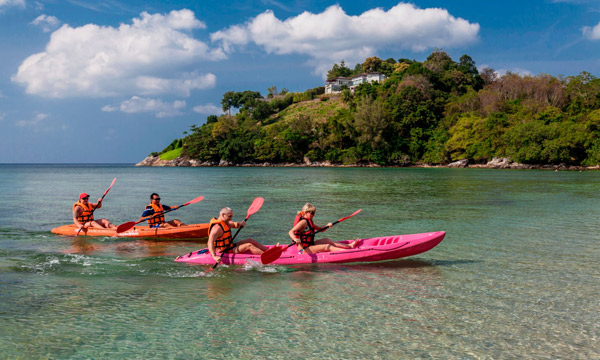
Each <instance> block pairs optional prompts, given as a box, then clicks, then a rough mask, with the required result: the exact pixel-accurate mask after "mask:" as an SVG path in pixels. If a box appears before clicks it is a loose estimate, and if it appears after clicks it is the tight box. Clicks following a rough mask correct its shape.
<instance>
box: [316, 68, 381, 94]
mask: <svg viewBox="0 0 600 360" xmlns="http://www.w3.org/2000/svg"><path fill="white" fill-rule="evenodd" d="M385 79H386V76H385V75H384V74H382V73H379V72H370V73H363V74H358V75H354V76H352V77H344V76H340V77H336V78H334V79H329V80H327V84H325V94H333V93H338V92H340V91H342V87H344V86H346V87H348V89H350V91H351V92H352V93H354V89H356V87H357V86H358V85H360V84H362V83H366V82H375V81H377V82H383V81H384V80H385Z"/></svg>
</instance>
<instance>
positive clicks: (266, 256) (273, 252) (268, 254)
mask: <svg viewBox="0 0 600 360" xmlns="http://www.w3.org/2000/svg"><path fill="white" fill-rule="evenodd" d="M361 210H362V209H358V210H356V211H355V212H353V213H352V215H348V216H346V217H343V218H341V219H339V220H338V221H336V222H334V223H332V224H331V226H333V225H335V224H337V223H339V222H342V221H344V220H346V219H348V218H351V217H353V216H354V215H356V214H358V213H359V212H361ZM327 229H329V228H328V227H324V228H322V229H321V230H317V231H315V234H318V233H320V232H321V231H325V230H327ZM294 244H296V242H295V241H292V243H291V244H289V245H288V246H286V247H285V249H284V248H283V247H282V246H273V247H272V248H270V249H268V250H266V251H265V252H263V253H262V254H261V255H260V262H262V263H263V265H266V264H270V263H272V262H273V261H275V260H277V259H279V257H280V256H281V254H282V253H283V252H284V251H286V250H287V249H288V248H289V247H290V246H292V245H294Z"/></svg>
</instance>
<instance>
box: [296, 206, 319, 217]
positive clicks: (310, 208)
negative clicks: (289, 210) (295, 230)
mask: <svg viewBox="0 0 600 360" xmlns="http://www.w3.org/2000/svg"><path fill="white" fill-rule="evenodd" d="M315 211H317V208H316V207H315V206H314V205H313V204H311V203H306V204H304V206H303V207H302V211H298V215H302V214H306V213H307V212H312V213H314V212H315Z"/></svg>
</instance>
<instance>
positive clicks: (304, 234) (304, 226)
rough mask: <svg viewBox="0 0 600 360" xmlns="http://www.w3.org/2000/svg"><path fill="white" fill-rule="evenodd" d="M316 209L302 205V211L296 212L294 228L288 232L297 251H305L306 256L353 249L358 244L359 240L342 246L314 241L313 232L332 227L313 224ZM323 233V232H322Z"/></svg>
mask: <svg viewBox="0 0 600 360" xmlns="http://www.w3.org/2000/svg"><path fill="white" fill-rule="evenodd" d="M315 212H316V208H315V207H314V205H312V204H310V203H306V204H304V206H303V207H302V211H299V212H298V215H296V219H295V220H294V227H292V229H291V230H290V231H289V233H288V234H289V235H290V238H292V240H294V241H295V242H296V243H297V244H298V251H299V252H303V251H305V252H306V253H307V254H315V253H319V252H327V251H341V250H346V249H353V248H355V247H356V245H357V244H358V242H359V240H355V241H354V242H352V243H351V244H343V243H338V242H335V241H333V240H331V239H329V238H324V239H319V240H316V241H315V231H317V230H321V229H328V228H330V227H332V226H333V224H332V223H329V224H327V225H326V226H323V227H321V226H318V225H316V224H315V223H314V222H313V218H314V217H315ZM323 231H325V230H323Z"/></svg>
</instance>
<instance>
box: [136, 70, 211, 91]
mask: <svg viewBox="0 0 600 360" xmlns="http://www.w3.org/2000/svg"><path fill="white" fill-rule="evenodd" d="M216 81H217V77H216V76H215V75H214V74H211V73H208V74H197V73H190V74H183V75H182V76H181V78H179V79H164V78H158V77H154V76H139V77H138V78H137V79H136V85H137V87H138V88H139V89H140V92H141V93H142V94H144V95H155V94H165V93H171V94H177V95H181V96H186V97H189V96H190V91H191V90H194V89H207V88H212V87H214V86H215V83H216Z"/></svg>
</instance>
